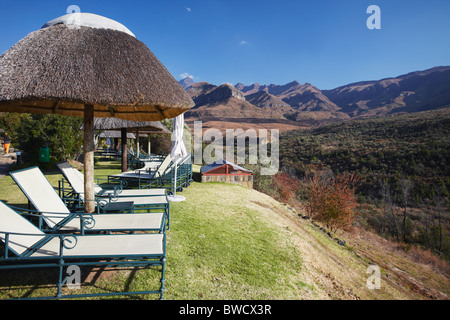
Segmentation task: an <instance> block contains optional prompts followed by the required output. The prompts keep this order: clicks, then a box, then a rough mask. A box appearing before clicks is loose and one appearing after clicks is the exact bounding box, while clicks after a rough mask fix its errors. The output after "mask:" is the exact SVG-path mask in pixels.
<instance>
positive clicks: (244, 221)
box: [0, 163, 450, 300]
mask: <svg viewBox="0 0 450 320" xmlns="http://www.w3.org/2000/svg"><path fill="white" fill-rule="evenodd" d="M101 164H102V163H100V165H101ZM100 165H99V166H97V168H96V175H97V176H103V175H106V174H109V173H111V172H114V171H117V169H112V170H111V169H106V167H102V166H100ZM197 169H198V168H197ZM47 178H48V179H49V180H50V181H51V183H52V184H53V185H55V186H56V185H57V181H58V179H60V178H61V176H60V175H59V174H56V173H47ZM182 194H183V195H184V196H185V197H186V201H185V202H180V203H172V205H171V219H172V220H171V221H172V222H171V230H169V231H168V244H167V250H168V256H167V269H166V291H165V298H166V299H168V300H170V299H422V298H441V299H442V298H446V297H447V296H448V295H449V294H450V283H449V278H448V274H447V275H445V274H442V273H439V272H436V271H434V270H433V269H432V268H431V267H430V266H429V265H425V264H421V263H417V262H415V261H414V260H412V259H411V258H410V257H408V256H407V255H406V254H404V253H397V252H396V251H395V249H394V248H391V247H390V246H389V244H388V243H386V242H383V240H381V239H380V238H377V237H376V236H373V235H370V234H368V233H364V234H361V235H358V234H356V235H348V234H339V235H337V236H338V237H339V238H341V239H345V240H346V241H347V245H346V246H341V245H339V244H338V243H337V242H336V241H335V240H333V239H332V238H330V237H329V236H328V235H327V234H326V233H324V232H322V231H321V230H320V229H319V228H318V227H316V226H315V225H313V224H312V223H311V222H310V221H309V220H305V219H302V218H300V217H299V216H298V213H297V212H294V211H293V210H292V209H290V208H288V207H286V206H285V205H283V204H281V203H279V202H277V201H275V200H274V199H272V198H270V197H269V196H267V195H265V194H262V193H260V192H257V191H255V190H248V189H245V188H243V187H240V186H236V185H229V184H221V183H198V182H194V183H193V184H192V185H191V186H190V187H188V188H186V189H185V190H184V191H183V192H182ZM0 199H1V200H3V201H8V202H9V203H16V204H17V203H25V197H24V196H23V195H22V193H21V191H20V190H19V189H18V188H17V187H16V186H15V185H14V183H13V181H12V180H11V178H10V177H8V176H6V177H4V178H2V179H1V180H0ZM370 263H375V264H378V265H379V266H380V267H381V270H382V280H381V289H379V290H369V289H368V288H367V286H366V280H367V277H368V276H369V275H368V274H366V270H367V267H368V266H369V264H370ZM49 276H50V275H48V274H47V273H44V274H43V273H41V272H40V273H39V274H36V273H31V274H30V275H29V276H27V277H24V276H23V273H21V272H9V273H3V272H2V277H1V278H0V298H8V297H16V296H17V295H18V294H27V295H43V294H48V290H49V288H47V285H48V283H50V282H49V281H45V279H50V278H48V277H49ZM155 278H156V273H155V271H154V270H151V269H149V270H139V271H137V270H131V271H124V270H122V271H115V272H101V273H100V272H98V271H96V272H91V273H90V274H89V275H86V278H85V282H86V283H85V285H84V287H83V289H81V290H85V291H90V290H119V289H120V288H123V286H127V287H130V288H133V289H139V288H141V289H142V288H144V287H145V286H147V285H148V284H149V283H151V282H152V281H153V280H154V279H155Z"/></svg>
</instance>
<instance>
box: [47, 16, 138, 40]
mask: <svg viewBox="0 0 450 320" xmlns="http://www.w3.org/2000/svg"><path fill="white" fill-rule="evenodd" d="M61 23H62V24H65V25H79V26H84V27H90V28H98V29H111V30H117V31H122V32H125V33H128V34H129V35H130V36H133V37H135V35H134V34H133V33H132V32H131V31H130V30H129V29H128V28H127V27H125V26H124V25H123V24H121V23H119V22H117V21H115V20H112V19H109V18H106V17H103V16H99V15H98V14H93V13H87V12H75V13H68V14H66V15H63V16H61V17H59V18H56V19H53V20H51V21H49V22H47V23H46V24H44V25H43V26H42V29H43V28H47V27H51V26H53V25H55V24H61ZM135 38H136V37H135Z"/></svg>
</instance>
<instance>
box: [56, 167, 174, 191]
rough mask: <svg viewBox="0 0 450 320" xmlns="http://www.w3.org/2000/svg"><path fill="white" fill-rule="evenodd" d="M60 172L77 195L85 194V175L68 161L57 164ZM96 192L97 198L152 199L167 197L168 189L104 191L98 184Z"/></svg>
mask: <svg viewBox="0 0 450 320" xmlns="http://www.w3.org/2000/svg"><path fill="white" fill-rule="evenodd" d="M56 166H57V167H58V169H59V171H61V173H62V175H63V176H64V178H65V179H66V180H67V181H68V182H69V184H70V185H71V187H72V188H73V190H75V192H77V193H83V192H84V175H83V173H81V172H80V171H78V170H77V169H75V168H74V167H72V166H71V165H70V164H69V163H68V162H67V161H63V162H59V163H57V164H56ZM94 192H95V195H96V196H97V197H107V198H109V197H113V198H117V197H120V198H123V197H142V196H144V197H151V196H165V195H166V193H167V192H166V189H163V188H160V189H124V188H123V186H122V184H119V185H117V186H115V187H114V189H104V188H102V187H100V186H99V185H98V184H95V185H94Z"/></svg>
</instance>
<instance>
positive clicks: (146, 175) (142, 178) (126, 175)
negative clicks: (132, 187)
mask: <svg viewBox="0 0 450 320" xmlns="http://www.w3.org/2000/svg"><path fill="white" fill-rule="evenodd" d="M171 163H172V159H171V158H170V156H167V157H166V158H165V159H164V160H163V162H162V163H161V164H160V165H159V166H158V168H157V169H156V170H154V171H149V170H139V169H138V170H132V171H127V172H122V173H118V174H113V175H110V176H108V183H109V182H110V181H115V180H119V181H123V182H125V183H127V184H129V183H130V182H137V183H138V188H139V189H143V188H149V187H152V186H158V185H160V183H159V181H160V178H161V177H162V176H163V175H165V174H166V173H167V170H168V168H169V167H170V164H171Z"/></svg>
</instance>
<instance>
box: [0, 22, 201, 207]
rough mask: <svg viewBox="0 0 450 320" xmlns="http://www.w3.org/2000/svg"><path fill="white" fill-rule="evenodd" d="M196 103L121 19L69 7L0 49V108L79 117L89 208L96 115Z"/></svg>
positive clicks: (173, 112)
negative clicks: (10, 44) (4, 48)
mask: <svg viewBox="0 0 450 320" xmlns="http://www.w3.org/2000/svg"><path fill="white" fill-rule="evenodd" d="M193 105H194V103H193V101H192V100H191V98H190V97H189V96H188V95H187V93H186V92H185V91H184V89H183V88H182V87H181V86H180V85H179V83H178V82H177V81H176V80H175V79H174V78H173V77H172V76H171V75H170V73H169V72H168V71H167V70H166V68H165V67H164V66H163V65H162V64H161V62H160V61H159V60H158V59H157V58H156V57H155V55H154V54H153V53H152V52H151V51H150V50H149V49H148V48H147V46H146V45H145V44H144V43H142V42H141V41H139V40H138V39H136V38H135V37H134V35H133V34H132V33H131V32H130V31H129V30H128V29H127V28H126V27H124V26H123V25H121V24H120V23H118V22H116V21H113V20H111V19H108V18H105V17H101V16H98V15H94V14H89V13H72V14H67V15H64V16H62V17H60V18H57V19H54V20H52V21H50V22H48V23H46V24H45V25H44V26H43V28H42V29H40V30H37V31H34V32H31V33H30V34H29V35H27V36H26V37H25V38H23V39H22V40H20V41H19V42H17V43H16V44H15V45H14V46H13V47H11V48H10V49H9V50H8V51H6V52H5V53H4V54H3V55H2V56H1V57H0V111H3V112H22V113H40V114H45V113H55V114H62V115H68V116H78V117H84V157H85V158H84V165H85V198H86V199H87V200H88V201H86V206H85V209H86V211H87V212H89V213H91V212H93V211H94V203H93V200H94V191H93V187H94V176H93V167H94V161H93V152H94V129H93V125H94V116H95V117H115V118H120V119H125V120H135V121H160V120H163V119H166V118H174V117H176V116H178V115H179V114H182V113H183V112H185V111H186V110H188V109H190V108H191V107H192V106H193Z"/></svg>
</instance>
